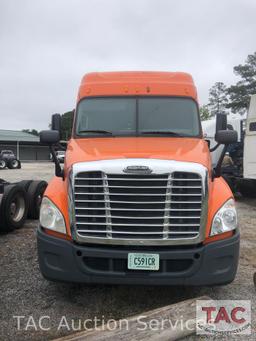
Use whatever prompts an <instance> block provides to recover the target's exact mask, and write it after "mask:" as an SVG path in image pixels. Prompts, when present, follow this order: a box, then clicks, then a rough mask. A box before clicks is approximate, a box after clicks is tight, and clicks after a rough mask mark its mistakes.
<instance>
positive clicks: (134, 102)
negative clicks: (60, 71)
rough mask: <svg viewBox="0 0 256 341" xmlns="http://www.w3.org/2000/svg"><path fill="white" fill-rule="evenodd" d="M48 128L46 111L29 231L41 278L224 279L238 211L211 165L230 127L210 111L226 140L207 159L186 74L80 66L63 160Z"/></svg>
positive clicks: (229, 137) (232, 269)
mask: <svg viewBox="0 0 256 341" xmlns="http://www.w3.org/2000/svg"><path fill="white" fill-rule="evenodd" d="M59 129H60V116H58V115H55V116H54V117H53V120H52V130H49V131H42V132H41V134H40V138H41V142H42V143H44V144H48V145H49V146H50V148H51V151H52V154H53V158H54V161H55V164H56V176H55V177H54V178H53V179H52V181H51V182H50V183H49V185H48V187H47V189H46V192H45V194H44V197H43V200H42V205H41V211H40V226H39V228H38V232H37V240H38V255H39V264H40V269H41V272H42V274H43V276H44V277H45V278H47V279H49V280H56V281H70V282H84V283H118V284H122V283H123V284H124V283H125V284H151V285H152V284H164V285H217V284H226V283H229V282H231V281H232V280H233V279H234V277H235V274H236V270H237V264H238V257H239V231H238V226H237V225H238V224H237V213H236V208H235V202H234V198H233V195H232V192H231V191H230V189H229V187H228V185H227V184H226V182H225V181H224V180H223V178H222V177H221V171H220V169H221V167H220V166H221V162H222V159H223V157H224V154H225V149H226V147H227V145H228V144H230V143H234V142H236V139H237V134H236V132H235V131H229V130H227V129H226V116H225V115H218V117H217V125H216V135H215V139H216V141H217V143H218V145H225V147H224V149H223V152H222V154H221V157H220V160H219V162H218V164H217V165H216V167H215V168H213V167H212V164H211V157H210V146H209V141H206V140H204V138H203V135H202V129H201V123H200V116H199V109H198V99H197V91H196V87H195V85H194V82H193V79H192V77H191V76H190V75H189V74H187V73H181V72H173V73H172V72H106V73H104V72H103V73H90V74H87V75H85V76H84V77H83V79H82V81H81V84H80V87H79V92H78V98H77V106H76V110H75V112H74V123H73V131H72V137H71V139H70V141H69V142H68V146H67V152H66V157H65V163H64V168H63V169H61V167H60V165H59V163H58V160H57V158H56V156H55V155H54V145H56V144H57V143H58V142H59V139H60V134H59ZM215 148H216V147H215Z"/></svg>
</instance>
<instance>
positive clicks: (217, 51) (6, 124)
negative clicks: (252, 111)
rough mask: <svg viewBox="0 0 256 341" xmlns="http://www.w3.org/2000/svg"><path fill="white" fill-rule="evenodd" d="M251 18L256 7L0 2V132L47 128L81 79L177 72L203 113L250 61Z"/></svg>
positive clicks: (69, 104) (231, 0)
mask: <svg viewBox="0 0 256 341" xmlns="http://www.w3.org/2000/svg"><path fill="white" fill-rule="evenodd" d="M255 18H256V1H255V0H222V1H217V0H183V1H177V0H175V1H173V0H90V1H89V0H54V1H53V0H36V1H35V0H29V1H28V0H16V1H15V0H0V108H1V111H0V118H1V120H0V129H23V128H29V129H32V128H35V129H38V130H41V129H45V128H47V126H48V123H49V121H50V115H51V114H52V113H55V112H60V113H63V112H65V111H68V110H70V109H73V108H74V107H75V101H76V92H77V88H78V85H79V82H80V80H81V77H82V75H83V74H84V73H87V72H90V71H104V70H106V71H108V70H165V71H186V72H189V73H191V74H192V75H193V77H194V80H195V82H196V85H197V87H198V92H199V101H200V103H201V104H204V103H207V100H208V90H209V88H210V87H211V86H212V85H213V84H214V83H215V82H216V81H223V82H224V83H226V84H227V85H229V84H231V83H234V82H235V81H236V79H237V78H236V77H235V76H234V74H233V66H235V65H237V64H239V63H243V62H244V61H245V59H246V57H247V55H248V54H250V53H253V52H255V51H256V45H255V41H256V38H255V33H256V19H255ZM253 42H254V43H253Z"/></svg>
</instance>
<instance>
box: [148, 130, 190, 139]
mask: <svg viewBox="0 0 256 341" xmlns="http://www.w3.org/2000/svg"><path fill="white" fill-rule="evenodd" d="M141 134H149V135H151V134H160V135H161V134H164V135H171V136H179V137H180V136H185V135H184V134H180V133H176V132H175V131H169V130H159V131H158V130H152V131H142V132H141Z"/></svg>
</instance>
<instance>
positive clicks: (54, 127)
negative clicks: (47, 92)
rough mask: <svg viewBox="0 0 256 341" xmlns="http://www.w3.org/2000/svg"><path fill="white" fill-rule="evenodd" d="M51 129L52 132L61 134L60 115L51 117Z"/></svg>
mask: <svg viewBox="0 0 256 341" xmlns="http://www.w3.org/2000/svg"><path fill="white" fill-rule="evenodd" d="M51 127H52V130H57V131H59V132H61V115H60V114H53V115H52V123H51Z"/></svg>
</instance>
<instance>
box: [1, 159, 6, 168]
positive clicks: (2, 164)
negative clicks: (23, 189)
mask: <svg viewBox="0 0 256 341" xmlns="http://www.w3.org/2000/svg"><path fill="white" fill-rule="evenodd" d="M5 167H6V161H5V160H0V169H5Z"/></svg>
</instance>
